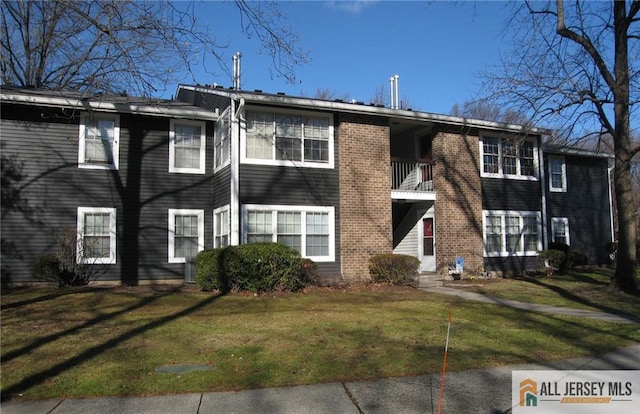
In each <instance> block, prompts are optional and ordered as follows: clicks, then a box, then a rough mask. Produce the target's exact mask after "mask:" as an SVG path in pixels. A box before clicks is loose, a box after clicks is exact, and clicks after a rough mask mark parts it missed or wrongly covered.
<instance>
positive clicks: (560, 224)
mask: <svg viewBox="0 0 640 414" xmlns="http://www.w3.org/2000/svg"><path fill="white" fill-rule="evenodd" d="M551 241H553V242H555V243H563V244H567V245H568V244H569V243H570V240H569V219H568V218H566V217H552V218H551Z"/></svg>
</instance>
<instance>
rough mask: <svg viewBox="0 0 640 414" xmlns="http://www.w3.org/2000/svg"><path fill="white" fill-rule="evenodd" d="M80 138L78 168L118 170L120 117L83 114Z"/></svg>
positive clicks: (115, 115)
mask: <svg viewBox="0 0 640 414" xmlns="http://www.w3.org/2000/svg"><path fill="white" fill-rule="evenodd" d="M79 138H80V139H79V145H78V167H80V168H89V169H102V170H117V169H118V148H119V141H120V116H119V115H117V114H104V113H101V114H98V113H93V112H92V113H84V114H82V115H81V117H80V137H79Z"/></svg>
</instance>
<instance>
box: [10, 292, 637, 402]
mask: <svg viewBox="0 0 640 414" xmlns="http://www.w3.org/2000/svg"><path fill="white" fill-rule="evenodd" d="M450 309H452V311H453V319H452V326H451V339H450V348H449V359H448V364H447V366H448V369H449V370H463V369H470V368H481V367H489V366H497V365H504V364H510V363H527V362H541V361H545V360H555V359H561V358H567V357H575V356H584V355H596V354H601V353H604V352H607V351H610V350H612V349H616V348H619V347H622V346H625V345H630V344H634V343H638V342H640V327H639V326H637V325H623V324H620V325H617V324H608V323H604V322H600V321H593V320H586V319H577V318H570V317H564V316H558V315H543V314H535V313H528V312H523V311H521V310H514V309H510V308H504V307H498V306H493V305H487V304H481V303H475V302H467V301H464V300H462V299H459V298H456V297H450V296H440V295H436V294H431V293H427V292H423V291H420V290H416V289H411V288H391V287H380V286H375V285H372V286H369V287H360V288H355V289H344V290H342V289H335V290H329V289H311V290H310V291H309V292H307V293H296V294H275V295H273V294H272V295H259V296H250V295H238V294H233V295H227V296H222V297H216V296H214V295H210V294H205V293H198V292H180V293H174V292H167V291H164V292H160V291H148V290H147V291H146V290H144V289H133V290H131V291H128V290H127V289H123V288H120V289H91V288H83V289H81V288H74V289H69V290H54V289H50V290H42V289H40V290H19V291H13V292H11V291H9V292H6V291H5V292H3V295H2V314H1V317H2V325H1V326H2V331H1V334H2V336H1V344H0V345H1V354H2V378H1V379H2V398H3V399H7V398H15V397H16V396H17V395H22V396H23V397H22V398H23V399H41V398H53V397H58V398H60V397H64V398H71V397H75V398H77V397H93V396H121V395H153V394H167V393H182V392H205V391H223V390H239V389H248V388H258V387H271V386H282V385H294V384H308V383H322V382H333V381H353V380H364V379H375V378H384V377H394V376H407V375H420V374H426V373H436V372H439V371H440V370H441V365H442V357H443V349H444V343H445V336H446V331H447V316H448V313H449V310H450ZM180 364H189V365H192V364H202V365H208V366H210V367H212V368H213V369H212V370H211V371H207V372H190V373H185V374H166V373H162V374H159V373H156V372H155V370H156V368H158V367H161V366H165V365H180Z"/></svg>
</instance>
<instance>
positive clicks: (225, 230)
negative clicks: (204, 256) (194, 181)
mask: <svg viewBox="0 0 640 414" xmlns="http://www.w3.org/2000/svg"><path fill="white" fill-rule="evenodd" d="M228 245H229V206H228V205H226V206H224V207H220V208H217V209H215V210H213V247H215V248H218V247H226V246H228Z"/></svg>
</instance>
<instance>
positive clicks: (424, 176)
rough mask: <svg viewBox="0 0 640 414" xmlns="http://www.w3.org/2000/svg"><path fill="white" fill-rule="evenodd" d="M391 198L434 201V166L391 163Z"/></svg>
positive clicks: (410, 162) (401, 162) (416, 162)
mask: <svg viewBox="0 0 640 414" xmlns="http://www.w3.org/2000/svg"><path fill="white" fill-rule="evenodd" d="M391 198H394V199H407V200H434V199H435V190H434V188H433V165H432V164H430V163H428V162H419V161H391Z"/></svg>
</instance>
